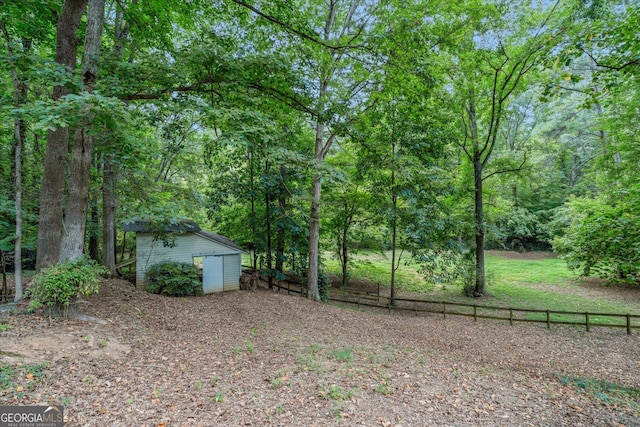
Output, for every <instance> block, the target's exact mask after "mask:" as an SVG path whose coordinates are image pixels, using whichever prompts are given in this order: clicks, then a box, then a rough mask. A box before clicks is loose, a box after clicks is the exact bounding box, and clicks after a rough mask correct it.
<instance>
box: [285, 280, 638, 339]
mask: <svg viewBox="0 0 640 427" xmlns="http://www.w3.org/2000/svg"><path fill="white" fill-rule="evenodd" d="M273 286H274V288H276V289H278V291H286V292H287V294H301V295H302V294H304V293H306V291H305V287H304V285H303V284H302V283H300V282H297V281H295V280H275V279H274V280H273ZM329 301H331V302H337V303H342V304H353V305H356V306H358V307H359V308H360V307H372V308H379V309H384V310H387V311H388V312H389V314H391V313H392V312H393V311H397V312H403V313H405V314H408V315H413V316H418V315H420V314H422V313H431V314H441V315H442V317H443V318H444V319H446V318H447V316H464V317H470V318H473V320H474V321H477V320H478V319H494V320H502V321H508V322H509V323H510V324H512V325H513V324H514V322H529V323H543V324H546V326H547V328H551V325H575V326H584V327H585V328H586V330H587V332H589V331H591V329H592V328H594V327H606V328H623V329H625V330H626V332H627V334H628V335H631V332H632V330H633V329H640V315H638V314H628V313H627V314H620V313H596V312H577V311H559V310H536V309H526V308H510V307H495V306H489V305H480V304H464V303H454V302H448V301H433V300H426V299H413V298H394V301H393V304H392V301H391V298H390V297H389V296H385V295H375V294H370V293H365V292H355V291H342V290H338V289H332V290H331V291H330V293H329Z"/></svg>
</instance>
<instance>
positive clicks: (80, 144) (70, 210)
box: [59, 0, 105, 262]
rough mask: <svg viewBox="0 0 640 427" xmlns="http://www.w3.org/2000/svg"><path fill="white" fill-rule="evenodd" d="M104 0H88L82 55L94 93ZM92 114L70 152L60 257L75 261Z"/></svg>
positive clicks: (80, 247)
mask: <svg viewBox="0 0 640 427" xmlns="http://www.w3.org/2000/svg"><path fill="white" fill-rule="evenodd" d="M104 4H105V0H89V8H88V11H87V27H86V30H85V40H84V52H83V58H82V82H83V85H84V90H85V91H86V92H87V93H88V94H91V93H92V92H93V89H94V88H95V84H96V77H97V75H98V60H99V58H100V47H101V45H102V27H103V20H104ZM92 122H93V117H91V115H89V116H88V117H85V118H84V119H83V120H81V122H80V126H81V127H79V128H78V129H76V131H75V135H74V144H73V151H72V155H71V166H70V179H69V185H68V188H69V190H68V191H69V196H68V200H67V206H66V209H65V216H64V227H63V234H62V243H61V247H60V254H59V261H62V262H64V261H75V260H78V259H79V258H81V257H82V256H83V255H84V244H85V229H86V223H87V211H88V205H89V180H90V173H91V164H92V161H93V148H94V145H95V142H94V138H95V136H94V134H93V133H94V131H93V130H92V129H91V126H92Z"/></svg>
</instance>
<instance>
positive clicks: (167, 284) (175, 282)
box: [145, 261, 203, 297]
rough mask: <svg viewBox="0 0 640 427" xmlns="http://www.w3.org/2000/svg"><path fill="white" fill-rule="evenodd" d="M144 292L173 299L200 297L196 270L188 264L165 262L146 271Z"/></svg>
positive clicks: (198, 276)
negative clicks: (172, 297)
mask: <svg viewBox="0 0 640 427" xmlns="http://www.w3.org/2000/svg"><path fill="white" fill-rule="evenodd" d="M146 281H147V283H146V285H145V290H146V291H147V292H151V293H153V294H159V295H168V296H174V297H186V296H196V295H202V294H203V292H202V282H201V281H200V274H199V272H198V268H197V267H196V266H195V265H193V264H189V263H184V262H172V261H165V262H161V263H158V264H155V265H153V266H151V268H149V269H148V270H147V275H146Z"/></svg>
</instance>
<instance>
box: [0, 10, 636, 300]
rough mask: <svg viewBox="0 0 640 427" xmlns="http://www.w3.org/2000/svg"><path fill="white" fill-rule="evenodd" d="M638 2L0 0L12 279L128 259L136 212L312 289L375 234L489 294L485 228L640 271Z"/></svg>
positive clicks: (592, 263)
mask: <svg viewBox="0 0 640 427" xmlns="http://www.w3.org/2000/svg"><path fill="white" fill-rule="evenodd" d="M638 22H640V5H638V4H637V3H635V2H628V1H624V0H612V1H608V0H591V1H587V2H585V1H581V0H580V1H579V0H567V1H546V2H529V1H513V0H509V1H502V0H461V1H458V2H453V3H451V2H445V1H432V2H426V1H420V0H410V1H397V0H376V1H364V0H322V1H320V0H318V1H316V0H299V1H298V0H294V1H289V0H287V1H284V0H273V1H243V0H176V1H172V2H165V1H160V0H149V1H135V0H118V1H111V0H64V1H63V0H0V32H1V36H2V48H1V50H0V52H1V56H0V76H2V80H1V82H2V85H1V86H0V95H1V96H2V108H1V109H0V115H1V116H2V119H1V120H0V141H1V144H0V175H1V176H2V180H0V251H1V254H2V257H1V260H2V265H3V269H7V270H13V271H15V281H16V296H15V298H16V299H17V300H20V299H21V298H22V295H23V292H22V275H21V271H22V268H25V269H41V268H43V267H46V266H49V265H52V264H56V263H58V262H62V261H66V260H72V261H73V260H77V259H79V258H82V257H87V258H93V259H95V260H96V261H98V262H100V263H102V264H104V265H105V266H106V267H107V268H109V270H110V271H111V272H112V273H115V266H116V264H117V262H118V260H119V259H120V257H121V255H122V253H124V252H126V251H130V250H131V246H132V244H133V241H132V240H131V236H127V235H126V234H124V233H123V232H122V231H121V230H122V227H121V226H122V224H123V223H124V222H126V221H128V220H131V219H132V218H139V217H141V218H144V219H147V220H149V221H153V222H171V221H174V220H175V219H177V218H191V219H193V220H195V221H196V222H198V223H200V224H202V225H203V226H206V227H207V228H209V229H212V230H214V231H216V232H218V233H221V234H224V235H226V236H228V237H230V238H232V239H233V240H235V241H236V242H238V243H240V244H242V246H243V247H245V248H247V249H248V250H251V251H252V254H253V262H252V264H253V266H254V268H260V269H262V270H263V271H264V272H265V274H267V275H268V276H270V277H272V278H273V279H277V278H279V277H282V276H281V275H282V274H283V273H284V272H293V273H295V274H297V275H299V276H301V277H304V278H305V280H306V281H307V289H308V297H309V298H312V299H316V300H319V299H321V298H322V293H323V289H324V288H325V286H326V283H325V280H326V279H325V278H324V275H323V272H322V262H323V258H324V257H327V256H335V257H337V258H338V259H339V260H340V262H341V264H342V271H343V276H344V280H345V281H346V280H347V278H348V276H349V271H350V265H351V263H352V262H353V260H352V255H353V253H354V252H356V251H358V250H360V249H374V250H390V251H391V253H392V256H391V259H390V260H389V263H390V264H391V265H392V272H393V271H395V269H396V268H397V266H398V265H399V264H400V263H401V262H402V257H407V256H412V257H414V258H415V260H416V261H418V262H419V263H420V264H421V265H422V270H423V271H424V274H425V277H426V278H427V279H428V280H440V281H442V280H445V281H449V282H452V283H453V282H458V283H462V284H463V285H464V287H465V289H466V291H467V292H468V293H469V294H470V295H474V296H477V297H481V296H483V295H485V294H486V280H485V268H484V250H485V249H488V248H503V249H513V250H520V251H524V250H527V251H530V250H548V249H553V250H554V251H556V252H559V253H561V254H563V256H564V257H565V258H566V260H567V262H568V263H569V265H570V266H571V267H573V268H575V269H576V270H577V271H578V272H580V273H581V274H585V275H598V276H601V277H605V278H608V279H611V280H621V281H627V282H629V283H638V281H639V280H640V279H639V277H638V275H639V274H640V217H639V215H640V185H639V184H640V182H639V178H640V171H639V170H638V167H637V165H638V162H639V160H640V131H639V129H638V126H640V117H639V116H640V89H639V88H640V84H639V77H640V67H639V65H640V39H639V36H638V34H639V33H638V28H637V23H638ZM393 280H394V279H393V274H392V279H391V283H390V284H389V286H390V288H391V298H393V295H394V293H393V289H394V283H393ZM345 283H346V282H345Z"/></svg>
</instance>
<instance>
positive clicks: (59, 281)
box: [27, 259, 109, 309]
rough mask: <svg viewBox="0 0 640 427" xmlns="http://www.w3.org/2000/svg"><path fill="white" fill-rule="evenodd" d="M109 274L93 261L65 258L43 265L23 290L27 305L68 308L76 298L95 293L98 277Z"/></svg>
mask: <svg viewBox="0 0 640 427" xmlns="http://www.w3.org/2000/svg"><path fill="white" fill-rule="evenodd" d="M108 274H109V270H107V268H106V267H104V266H101V265H98V264H97V263H96V262H95V261H93V260H86V259H79V260H76V261H67V262H64V263H60V264H58V265H56V266H54V267H49V268H44V269H42V271H40V273H38V274H36V275H35V276H34V277H33V281H32V282H31V285H30V286H29V288H28V290H27V297H29V298H31V308H34V309H37V308H40V307H43V306H48V307H52V306H54V305H61V306H63V307H68V306H69V304H70V303H72V302H74V301H75V300H76V299H77V298H79V297H86V296H88V295H91V294H96V293H98V289H99V286H98V285H99V283H100V278H101V277H102V276H106V275H108Z"/></svg>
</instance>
